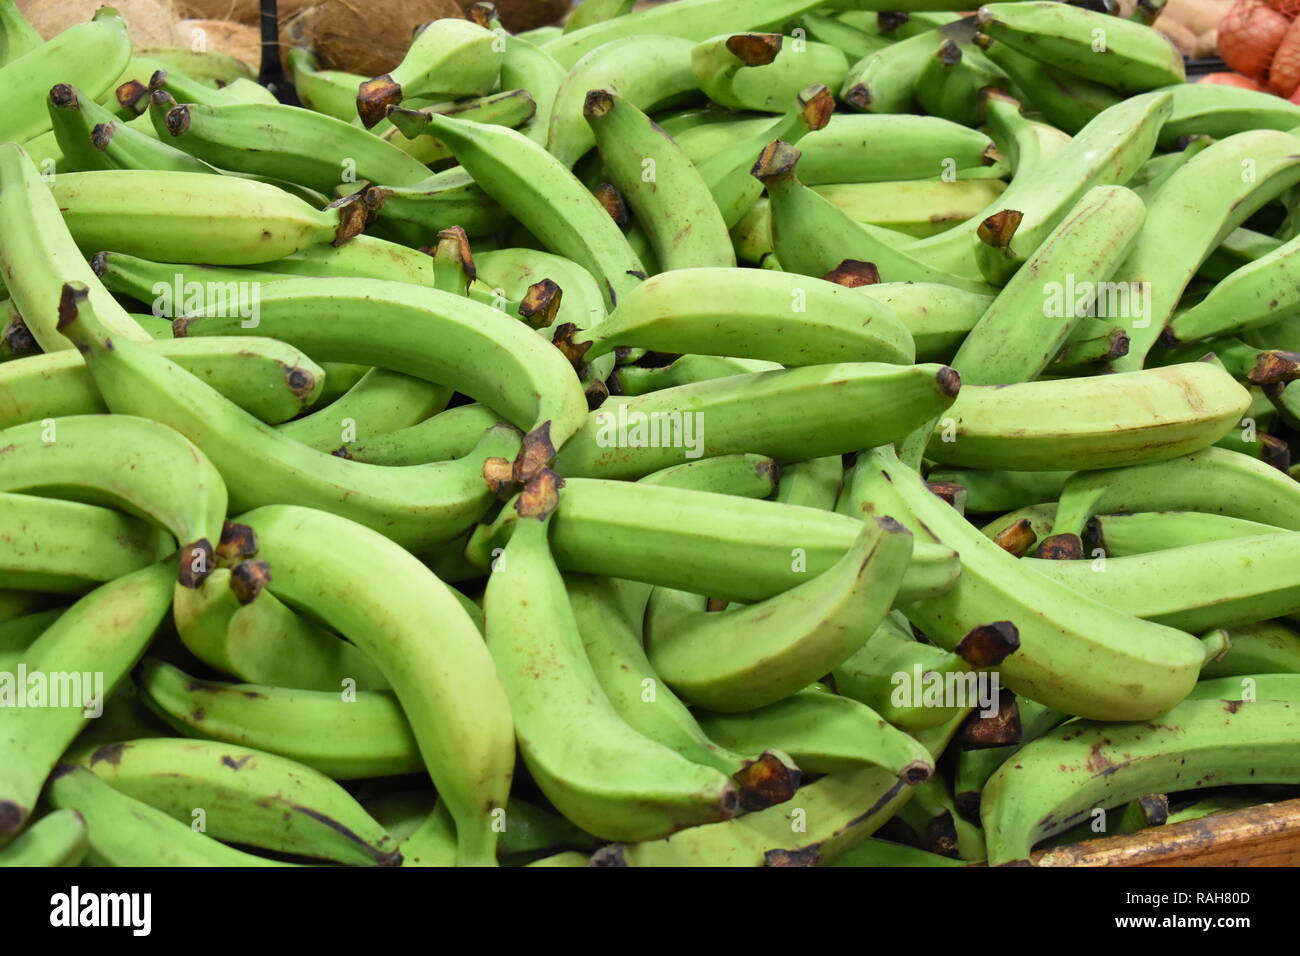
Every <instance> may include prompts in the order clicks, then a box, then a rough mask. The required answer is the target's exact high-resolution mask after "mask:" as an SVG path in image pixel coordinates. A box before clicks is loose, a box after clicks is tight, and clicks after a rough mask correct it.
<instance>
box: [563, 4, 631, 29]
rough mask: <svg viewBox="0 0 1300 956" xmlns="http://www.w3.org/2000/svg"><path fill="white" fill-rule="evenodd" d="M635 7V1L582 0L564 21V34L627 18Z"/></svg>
mask: <svg viewBox="0 0 1300 956" xmlns="http://www.w3.org/2000/svg"><path fill="white" fill-rule="evenodd" d="M635 5H636V4H635V2H634V0H581V2H580V3H579V4H578V5H577V6H576V7H574V8H573V12H572V13H570V14H569V18H568V19H567V20H565V21H564V32H565V33H572V32H573V31H575V30H581V29H582V28H583V27H589V26H592V25H593V24H597V23H604V22H605V21H606V20H613V19H614V18H615V17H624V16H627V15H628V14H629V13H631V12H632V8H633V7H634V6H635Z"/></svg>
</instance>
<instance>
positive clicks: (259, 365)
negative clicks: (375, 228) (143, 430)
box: [0, 336, 325, 428]
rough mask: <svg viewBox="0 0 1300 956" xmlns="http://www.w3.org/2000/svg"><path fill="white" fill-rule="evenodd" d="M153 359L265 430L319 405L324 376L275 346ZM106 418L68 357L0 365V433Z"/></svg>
mask: <svg viewBox="0 0 1300 956" xmlns="http://www.w3.org/2000/svg"><path fill="white" fill-rule="evenodd" d="M150 344H151V345H152V346H153V347H154V348H155V349H156V350H157V351H158V352H159V353H160V354H162V355H165V356H166V357H167V358H169V359H171V360H172V361H173V362H175V363H176V364H177V365H179V366H180V367H181V368H183V369H185V370H186V371H188V372H190V373H191V374H193V375H195V376H197V377H198V378H200V379H202V380H203V381H205V382H207V383H208V384H209V385H211V386H212V387H213V388H214V389H216V390H217V391H218V392H220V393H221V394H222V395H224V396H226V397H227V398H228V399H230V400H231V401H232V402H234V403H235V404H236V405H238V406H239V407H240V408H242V409H244V411H246V412H248V413H249V414H251V415H255V416H256V417H257V418H259V419H261V420H262V421H264V422H267V423H268V424H276V423H279V422H283V421H287V420H288V419H290V418H293V417H294V416H295V415H298V414H299V413H301V412H302V411H303V409H304V408H306V407H307V406H309V405H311V404H312V403H313V402H314V401H316V399H317V398H319V397H320V393H321V389H322V387H323V385H324V383H325V372H324V370H323V369H322V368H321V367H320V366H319V365H317V364H316V363H315V362H313V361H312V360H311V359H309V358H307V356H305V355H303V354H302V353H301V352H300V351H298V350H297V349H296V348H293V347H292V346H290V345H286V344H285V343H283V342H277V341H276V340H275V339H254V338H250V337H248V336H242V337H239V338H229V339H170V338H168V339H162V340H158V341H156V343H150ZM107 411H108V406H107V405H105V404H104V401H103V399H102V398H100V395H99V392H98V390H97V389H96V388H95V381H94V378H93V377H92V376H91V374H90V371H89V369H87V368H86V364H85V362H83V361H82V359H81V355H80V353H78V352H76V351H75V350H63V351H59V352H49V353H46V354H44V355H30V356H27V357H26V358H23V359H20V360H17V361H12V362H4V363H2V364H0V428H8V427H10V426H12V425H21V424H25V423H27V422H32V421H37V420H39V419H47V418H53V419H62V418H67V417H71V416H76V415H95V414H102V413H104V412H107Z"/></svg>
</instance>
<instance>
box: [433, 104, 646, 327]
mask: <svg viewBox="0 0 1300 956" xmlns="http://www.w3.org/2000/svg"><path fill="white" fill-rule="evenodd" d="M429 129H430V130H431V131H432V133H433V135H434V136H436V137H438V139H440V140H441V141H442V142H444V143H446V144H447V146H448V148H449V149H451V151H452V153H453V154H455V157H456V159H457V161H458V162H460V163H461V164H462V165H463V166H464V167H465V169H466V170H468V171H469V173H470V175H472V176H473V177H474V181H475V182H476V183H478V185H479V186H480V187H482V189H483V191H484V192H485V193H487V194H488V195H489V196H491V197H492V198H493V199H495V200H496V201H497V202H499V203H501V205H502V206H504V207H505V208H506V210H507V211H508V212H509V213H510V214H511V215H512V216H514V217H515V218H516V219H518V220H519V222H520V223H521V224H522V225H523V226H524V227H525V228H526V229H527V230H528V231H529V232H531V233H532V234H533V235H535V236H537V238H538V239H540V240H541V241H542V243H543V244H544V245H545V246H546V247H547V248H548V249H550V250H551V251H552V252H555V253H558V254H560V255H563V256H567V257H568V258H570V259H572V260H573V261H574V262H576V263H578V264H579V265H581V266H583V267H584V268H586V269H587V270H589V271H590V272H591V274H592V275H594V276H595V277H596V278H597V279H598V280H599V281H600V283H601V287H602V290H601V291H602V294H603V295H604V296H605V304H606V306H607V307H608V308H613V307H614V306H615V305H616V304H617V300H618V298H619V296H620V295H623V294H624V293H626V292H629V291H631V289H632V288H634V287H635V286H636V284H637V283H638V282H640V281H641V280H642V279H644V278H645V267H644V266H642V264H641V261H640V260H639V259H638V258H637V257H636V254H635V253H634V252H633V251H632V248H631V247H630V246H629V245H628V244H627V239H626V237H624V235H623V232H622V230H621V229H619V228H618V225H617V223H615V222H614V220H613V219H611V218H610V216H609V213H607V212H606V211H605V207H603V206H602V205H601V204H600V201H599V200H598V199H596V197H595V196H593V195H592V194H591V193H590V192H588V190H587V188H586V187H585V186H583V185H582V183H581V182H580V181H579V180H578V179H577V178H575V177H574V175H573V173H571V172H570V171H569V169H568V167H566V166H565V165H564V164H563V163H561V162H560V161H559V160H557V159H556V158H555V157H554V156H552V155H551V154H550V153H548V152H547V151H546V150H545V149H544V148H543V147H541V146H539V145H538V144H537V143H535V142H533V141H532V140H530V139H529V138H528V137H526V136H524V135H523V134H521V133H517V132H515V131H514V130H511V129H506V128H505V127H503V126H484V125H481V124H478V123H470V122H466V121H463V120H455V119H451V118H449V117H446V116H432V117H430V119H429Z"/></svg>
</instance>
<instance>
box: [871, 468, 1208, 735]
mask: <svg viewBox="0 0 1300 956" xmlns="http://www.w3.org/2000/svg"><path fill="white" fill-rule="evenodd" d="M853 499H854V500H855V501H856V502H860V503H861V505H860V513H861V514H862V515H864V516H878V515H882V514H890V515H892V516H893V517H895V518H897V519H898V520H899V521H901V522H903V524H904V525H906V526H908V527H910V528H911V529H912V531H913V533H914V534H916V535H917V537H918V539H920V540H928V541H942V542H943V543H944V544H946V545H947V546H949V547H953V548H956V549H957V551H958V553H959V554H961V556H962V574H961V577H960V578H959V579H958V580H957V584H956V586H955V587H954V588H953V589H952V590H951V591H949V592H948V593H947V594H944V595H940V596H938V597H934V598H931V599H929V600H925V601H918V602H916V603H915V604H910V605H907V606H905V607H904V608H903V610H904V612H905V613H906V615H907V618H908V620H909V621H911V622H913V623H914V624H915V625H916V626H918V627H920V628H921V629H922V630H923V631H924V632H925V634H926V635H927V636H928V637H929V638H930V640H932V641H934V642H936V643H938V644H939V645H940V646H941V647H945V648H952V647H955V646H956V645H957V642H959V641H960V640H961V639H962V638H963V637H965V636H966V634H967V633H968V632H969V631H970V630H971V629H973V628H976V627H979V626H981V625H986V624H989V623H991V622H993V621H997V620H1007V621H1010V622H1011V623H1012V624H1014V625H1015V627H1016V628H1017V629H1018V631H1019V635H1020V646H1019V649H1018V650H1017V651H1016V652H1015V653H1014V654H1012V655H1011V656H1009V657H1008V658H1007V659H1006V660H1005V662H1003V664H1002V666H1001V674H1002V677H1003V679H1004V680H1005V683H1006V684H1007V686H1009V687H1010V688H1011V689H1012V690H1013V691H1016V692H1017V693H1019V694H1024V695H1025V696H1028V697H1032V698H1033V699H1034V700H1037V701H1040V702H1041V703H1043V704H1046V705H1048V706H1050V707H1054V708H1056V709H1057V710H1061V711H1064V712H1066V713H1071V714H1077V715H1079V716H1085V717H1095V718H1096V719H1102V720H1143V719H1146V718H1148V717H1151V716H1154V715H1155V714H1158V713H1160V712H1162V711H1164V710H1167V709H1168V708H1169V707H1171V706H1173V704H1175V703H1176V702H1177V701H1179V700H1181V699H1182V698H1183V697H1184V696H1186V693H1187V690H1188V689H1189V688H1190V687H1191V685H1192V684H1193V683H1195V681H1196V676H1197V674H1198V673H1199V671H1200V668H1201V664H1202V663H1203V660H1204V653H1203V650H1202V647H1201V644H1200V642H1199V641H1197V640H1196V639H1195V638H1193V637H1191V636H1189V635H1187V634H1184V633H1182V632H1180V631H1176V630H1174V629H1172V628H1168V627H1163V626H1160V625H1157V624H1152V623H1150V622H1145V621H1139V620H1137V619H1135V618H1132V617H1130V616H1128V615H1125V614H1122V613H1120V612H1118V611H1115V610H1113V609H1111V608H1109V607H1106V606H1105V605H1103V604H1099V603H1097V602H1096V601H1093V600H1090V599H1089V598H1086V597H1083V596H1082V595H1076V594H1074V593H1073V592H1071V591H1070V590H1069V589H1068V588H1066V587H1064V586H1062V585H1060V584H1057V583H1056V582H1053V581H1050V580H1048V579H1047V578H1046V577H1043V576H1042V575H1039V574H1035V573H1034V572H1032V571H1031V570H1030V569H1029V568H1028V567H1026V566H1022V565H1021V563H1020V562H1019V560H1018V559H1017V558H1015V557H1013V556H1012V555H1010V554H1008V553H1007V552H1006V551H1004V550H1003V549H1002V548H1000V547H998V545H997V544H995V543H994V542H993V541H991V540H990V539H989V538H987V537H985V536H984V535H983V534H982V533H981V532H980V531H979V529H978V528H976V527H975V526H974V525H972V524H970V523H969V522H967V521H966V520H965V519H964V518H963V517H962V516H961V515H960V514H958V512H957V511H956V509H954V508H953V507H952V506H950V505H949V504H947V503H946V502H945V501H943V500H942V499H940V498H939V497H938V496H937V495H935V494H934V493H933V492H932V491H931V490H930V488H929V487H928V486H927V485H926V484H925V482H924V481H923V480H922V479H921V477H920V476H919V475H918V474H917V473H916V472H914V471H913V470H911V469H909V468H908V467H907V466H906V465H904V464H903V463H902V462H900V461H899V460H898V457H897V455H895V454H894V453H893V451H892V450H890V449H874V450H872V451H871V452H870V453H868V454H867V455H865V456H862V457H861V458H860V459H859V463H858V466H857V468H856V469H855V472H854V490H853Z"/></svg>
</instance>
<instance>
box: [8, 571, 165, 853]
mask: <svg viewBox="0 0 1300 956" xmlns="http://www.w3.org/2000/svg"><path fill="white" fill-rule="evenodd" d="M173 577H174V575H173V571H172V568H171V567H170V566H169V565H168V564H166V563H160V564H153V565H150V566H148V567H145V568H142V569H141V570H139V571H134V572H132V573H130V574H125V575H123V576H122V577H119V578H117V579H116V580H115V581H112V582H110V583H108V584H105V585H103V586H102V587H99V588H97V589H96V590H94V591H92V592H90V593H89V594H87V595H86V596H85V597H83V598H81V599H80V600H79V601H77V603H76V604H74V605H72V607H71V608H69V609H68V611H67V612H66V613H64V614H63V616H62V617H60V618H59V620H58V621H56V622H55V623H54V624H53V625H52V626H51V627H50V628H49V629H48V630H47V631H45V633H44V634H42V635H41V636H40V637H39V638H37V639H36V641H35V642H34V643H33V644H32V645H31V646H30V647H29V648H28V649H27V651H26V652H25V653H24V655H23V657H22V660H21V661H20V663H19V665H18V666H19V668H21V669H25V670H26V672H27V673H30V674H33V675H35V674H37V673H43V674H45V675H46V681H47V682H48V681H57V683H56V684H55V685H54V686H53V696H51V697H50V698H49V699H47V700H45V701H43V702H42V703H43V704H44V706H41V705H39V704H38V705H36V706H28V705H30V704H33V701H32V700H30V699H28V694H30V692H31V687H30V686H27V685H26V684H25V682H22V681H20V682H19V683H20V684H21V685H22V698H21V699H22V701H23V706H7V707H4V708H0V753H3V754H4V756H5V759H4V760H3V762H0V836H4V837H9V836H12V835H13V834H15V833H17V832H18V830H20V829H21V828H22V826H23V824H24V822H25V821H26V820H27V817H28V815H29V814H30V813H31V811H32V808H33V807H34V806H35V805H36V798H37V796H38V795H39V794H40V791H41V786H42V785H43V784H44V782H45V779H46V777H48V776H49V774H50V771H51V769H53V767H54V765H55V763H56V762H57V761H58V759H59V755H60V754H61V753H63V751H64V750H65V749H66V748H67V746H68V745H69V744H70V743H72V741H73V738H75V737H76V736H77V734H78V733H80V732H81V731H82V729H84V728H85V727H86V719H87V717H88V716H92V715H93V716H98V714H99V713H100V712H101V710H102V707H103V703H104V700H105V697H106V695H107V694H108V693H110V692H111V691H112V690H113V688H114V687H115V686H116V685H117V684H118V683H119V682H120V681H121V680H122V678H123V677H125V676H126V674H127V672H129V671H130V669H131V668H132V667H133V666H134V665H135V662H136V661H137V660H139V658H140V655H141V654H143V653H144V649H145V647H146V646H147V645H148V643H149V641H150V640H151V639H152V637H153V635H154V631H155V630H157V628H158V625H159V624H160V623H161V622H162V619H163V616H164V615H165V614H166V613H167V608H168V606H169V604H170V603H171V595H172V588H173ZM92 672H93V675H94V677H93V679H92ZM87 684H89V685H90V686H87ZM78 809H82V808H80V807H78ZM83 812H84V811H83ZM89 819H90V818H89V817H87V820H89ZM91 823H92V829H93V821H91Z"/></svg>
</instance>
